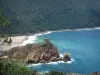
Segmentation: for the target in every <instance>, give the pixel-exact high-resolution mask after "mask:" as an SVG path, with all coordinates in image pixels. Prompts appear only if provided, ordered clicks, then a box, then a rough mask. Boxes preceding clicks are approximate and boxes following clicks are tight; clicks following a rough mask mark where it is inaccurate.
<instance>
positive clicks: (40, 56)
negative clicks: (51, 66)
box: [5, 39, 60, 63]
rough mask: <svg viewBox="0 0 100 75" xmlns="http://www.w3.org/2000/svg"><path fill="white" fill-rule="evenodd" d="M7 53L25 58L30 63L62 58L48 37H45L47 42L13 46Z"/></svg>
mask: <svg viewBox="0 0 100 75" xmlns="http://www.w3.org/2000/svg"><path fill="white" fill-rule="evenodd" d="M5 55H7V56H8V58H11V59H19V60H24V61H27V62H28V63H38V62H41V63H45V62H50V61H57V60H60V58H59V52H58V49H57V48H56V47H55V46H54V45H53V44H52V43H51V42H49V40H48V39H45V43H41V44H28V45H26V46H22V47H15V48H12V49H11V50H9V51H8V52H7V53H5Z"/></svg>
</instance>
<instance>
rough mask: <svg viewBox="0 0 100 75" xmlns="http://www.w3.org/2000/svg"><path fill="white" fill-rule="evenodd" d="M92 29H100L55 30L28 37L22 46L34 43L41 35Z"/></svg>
mask: <svg viewBox="0 0 100 75" xmlns="http://www.w3.org/2000/svg"><path fill="white" fill-rule="evenodd" d="M94 29H100V27H95V28H82V29H65V30H57V31H46V32H40V33H37V34H34V35H31V36H29V37H28V39H27V40H25V41H23V43H22V44H20V45H22V46H25V45H26V44H30V43H34V41H35V40H36V38H37V36H41V35H46V34H51V33H53V32H62V31H83V30H94Z"/></svg>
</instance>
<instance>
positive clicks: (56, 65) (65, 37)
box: [24, 29, 100, 73]
mask: <svg viewBox="0 0 100 75" xmlns="http://www.w3.org/2000/svg"><path fill="white" fill-rule="evenodd" d="M45 37H47V38H48V39H49V40H50V41H51V42H52V43H53V44H54V45H55V46H56V47H57V48H58V49H59V53H60V56H63V55H64V54H65V53H66V52H68V53H69V54H70V55H71V58H72V59H71V61H69V62H67V63H64V62H63V61H59V62H50V63H47V64H40V63H38V64H32V65H29V66H28V67H29V68H30V69H36V70H37V71H39V72H48V71H50V70H56V71H59V72H65V73H66V72H74V73H90V72H95V71H98V72H100V29H93V30H92V29H91V30H90V29H89V30H73V31H55V32H48V33H45V34H38V36H36V35H35V36H29V39H28V40H27V41H29V42H28V43H37V42H43V39H44V38H45ZM24 43H25V42H24Z"/></svg>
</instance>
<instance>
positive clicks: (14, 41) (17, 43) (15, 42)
mask: <svg viewBox="0 0 100 75" xmlns="http://www.w3.org/2000/svg"><path fill="white" fill-rule="evenodd" d="M9 38H11V39H12V43H11V45H8V44H7V43H4V44H3V45H2V42H0V46H1V48H0V51H2V50H3V51H6V50H9V49H11V48H13V47H16V46H21V45H20V44H22V43H23V41H25V40H27V38H28V36H25V35H23V36H14V37H9Z"/></svg>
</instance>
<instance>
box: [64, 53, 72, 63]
mask: <svg viewBox="0 0 100 75" xmlns="http://www.w3.org/2000/svg"><path fill="white" fill-rule="evenodd" d="M70 60H71V57H70V55H69V54H68V53H66V54H65V55H64V57H63V61H65V62H67V61H70Z"/></svg>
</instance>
